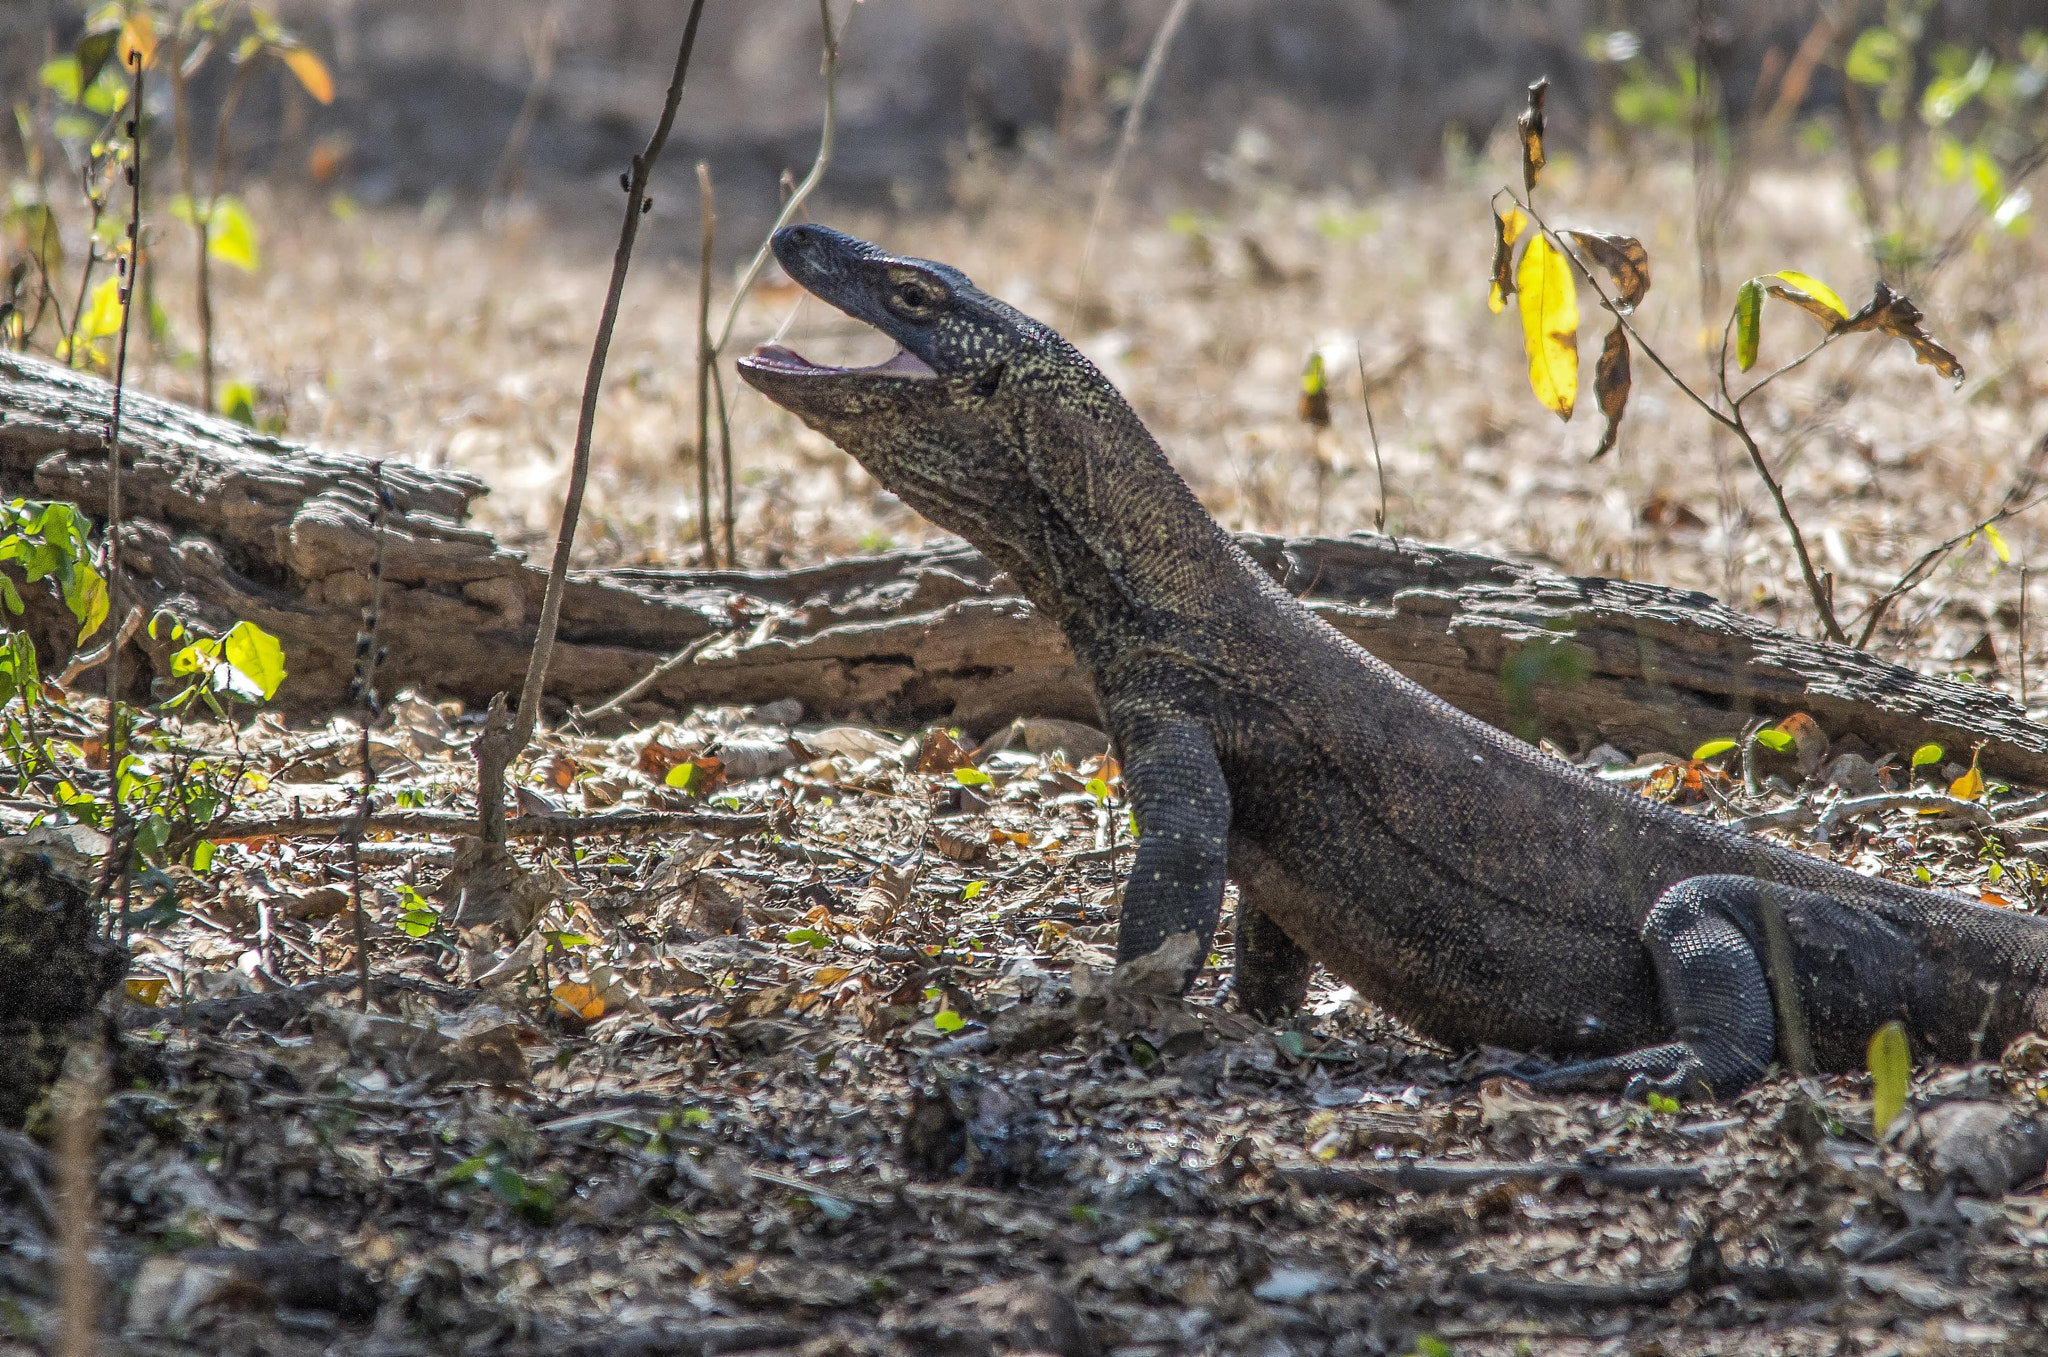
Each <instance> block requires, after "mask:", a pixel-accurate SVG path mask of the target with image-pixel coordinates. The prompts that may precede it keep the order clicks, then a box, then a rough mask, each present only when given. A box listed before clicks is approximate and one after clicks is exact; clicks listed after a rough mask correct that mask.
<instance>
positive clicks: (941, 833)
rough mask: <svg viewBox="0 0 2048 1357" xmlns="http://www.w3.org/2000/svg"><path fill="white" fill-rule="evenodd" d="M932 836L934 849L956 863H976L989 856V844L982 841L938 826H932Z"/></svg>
mask: <svg viewBox="0 0 2048 1357" xmlns="http://www.w3.org/2000/svg"><path fill="white" fill-rule="evenodd" d="M931 836H932V847H934V848H936V849H938V850H939V852H940V853H942V854H944V855H945V856H946V857H948V858H951V859H952V860H953V861H954V862H976V861H979V860H980V859H982V858H984V857H986V856H988V844H987V843H985V842H983V841H982V840H980V839H970V838H967V837H965V836H963V835H959V834H954V833H950V832H948V831H947V830H944V829H941V828H939V827H938V826H937V825H934V826H932V831H931Z"/></svg>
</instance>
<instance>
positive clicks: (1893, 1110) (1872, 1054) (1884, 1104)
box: [1867, 1022, 1913, 1137]
mask: <svg viewBox="0 0 2048 1357" xmlns="http://www.w3.org/2000/svg"><path fill="white" fill-rule="evenodd" d="M1867 1059H1868V1063H1869V1065H1870V1130H1871V1133H1872V1134H1873V1135H1876V1136H1880V1137H1881V1136H1883V1135H1884V1133H1885V1128H1886V1127H1888V1126H1890V1125H1891V1124H1892V1123H1893V1122H1894V1121H1896V1120H1898V1116H1899V1113H1901V1112H1903V1111H1905V1110H1906V1085H1907V1082H1908V1081H1909V1080H1910V1079H1911V1078H1912V1076H1913V1053H1912V1051H1911V1050H1910V1049H1908V1047H1907V1045H1906V1029H1905V1027H1903V1026H1902V1025H1901V1024H1899V1023H1897V1022H1888V1023H1886V1024H1885V1025H1884V1026H1882V1027H1880V1028H1878V1029H1877V1031H1876V1032H1875V1033H1873V1034H1872V1036H1871V1038H1870V1051H1869V1053H1868V1056H1867Z"/></svg>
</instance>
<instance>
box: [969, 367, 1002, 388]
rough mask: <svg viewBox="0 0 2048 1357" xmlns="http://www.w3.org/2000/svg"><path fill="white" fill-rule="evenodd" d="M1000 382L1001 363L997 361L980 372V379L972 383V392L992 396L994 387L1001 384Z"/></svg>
mask: <svg viewBox="0 0 2048 1357" xmlns="http://www.w3.org/2000/svg"><path fill="white" fill-rule="evenodd" d="M1002 384H1003V365H1002V364H1001V363H998V364H996V365H995V366H994V367H992V368H990V369H989V370H988V371H987V372H984V373H982V374H981V380H980V381H978V382H976V383H975V384H974V394H975V395H977V396H993V395H995V394H996V389H997V388H998V387H1000V386H1002Z"/></svg>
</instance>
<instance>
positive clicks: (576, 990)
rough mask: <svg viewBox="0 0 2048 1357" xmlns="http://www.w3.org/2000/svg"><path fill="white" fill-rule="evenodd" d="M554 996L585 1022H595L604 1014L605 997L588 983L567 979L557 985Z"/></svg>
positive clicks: (556, 1000) (557, 1001)
mask: <svg viewBox="0 0 2048 1357" xmlns="http://www.w3.org/2000/svg"><path fill="white" fill-rule="evenodd" d="M554 998H555V1002H556V1003H558V1004H560V1005H561V1006H562V1007H563V1008H564V1009H566V1010H567V1011H568V1012H570V1013H573V1014H574V1015H575V1016H577V1017H579V1018H581V1019H583V1021H585V1022H595V1021H597V1020H598V1019H599V1018H602V1017H603V1016H604V999H603V998H602V997H601V996H600V995H599V994H598V992H597V991H596V990H594V989H592V988H591V987H590V986H588V985H585V984H580V983H578V982H576V981H573V980H565V981H563V982H562V983H561V984H559V985H557V986H555V994H554Z"/></svg>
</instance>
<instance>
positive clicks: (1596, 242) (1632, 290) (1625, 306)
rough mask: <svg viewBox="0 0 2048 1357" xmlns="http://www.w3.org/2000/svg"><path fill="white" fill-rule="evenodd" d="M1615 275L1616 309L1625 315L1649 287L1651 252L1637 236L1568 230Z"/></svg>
mask: <svg viewBox="0 0 2048 1357" xmlns="http://www.w3.org/2000/svg"><path fill="white" fill-rule="evenodd" d="M1565 234H1566V235H1568V236H1570V237H1571V238H1572V239H1573V241H1575V242H1576V243H1577V244H1578V247H1579V248H1580V249H1582V250H1584V251H1585V252H1586V253H1587V254H1588V255H1590V256H1592V259H1593V262H1594V263H1596V264H1598V265H1599V266H1600V267H1601V268H1603V269H1606V270H1607V273H1608V276H1609V277H1611V278H1613V279H1614V287H1615V291H1616V293H1617V295H1616V297H1615V299H1614V309H1615V310H1617V311H1619V312H1621V313H1622V314H1623V315H1626V314H1628V313H1629V312H1630V311H1633V310H1635V309H1636V305H1637V304H1638V303H1639V302H1641V301H1642V300H1643V298H1644V296H1646V295H1647V294H1648V293H1649V291H1650V252H1649V251H1648V250H1646V249H1644V248H1643V242H1642V241H1640V240H1637V239H1636V238H1635V237H1634V236H1617V235H1613V234H1611V233H1609V232H1606V231H1566V232H1565Z"/></svg>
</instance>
